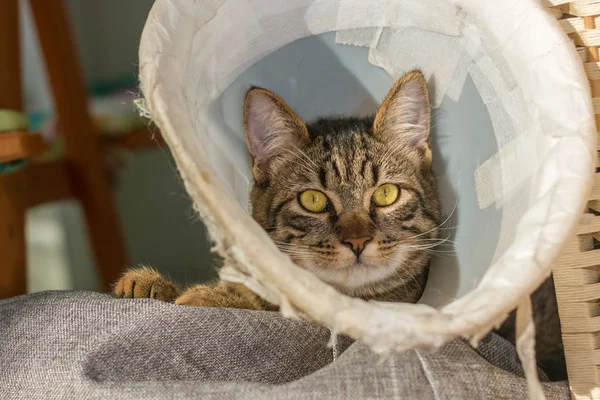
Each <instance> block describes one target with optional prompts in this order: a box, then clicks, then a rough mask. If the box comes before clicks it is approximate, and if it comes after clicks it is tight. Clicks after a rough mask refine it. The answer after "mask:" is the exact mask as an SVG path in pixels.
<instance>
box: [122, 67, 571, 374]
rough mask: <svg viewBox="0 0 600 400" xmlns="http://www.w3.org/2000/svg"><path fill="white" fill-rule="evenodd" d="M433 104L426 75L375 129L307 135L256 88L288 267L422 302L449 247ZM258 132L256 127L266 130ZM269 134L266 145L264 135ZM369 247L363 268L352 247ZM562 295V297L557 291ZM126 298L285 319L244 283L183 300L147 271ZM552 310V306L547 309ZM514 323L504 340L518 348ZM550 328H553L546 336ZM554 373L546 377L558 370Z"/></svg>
mask: <svg viewBox="0 0 600 400" xmlns="http://www.w3.org/2000/svg"><path fill="white" fill-rule="evenodd" d="M429 113H430V110H429V98H428V95H427V87H426V83H425V79H424V77H423V75H422V74H421V73H419V72H412V73H409V74H407V75H405V76H404V77H403V78H402V79H400V80H399V81H398V82H397V83H396V84H395V85H394V87H393V88H392V89H391V91H390V93H389V94H388V96H387V97H386V99H385V100H384V102H383V103H382V105H381V107H380V108H379V110H378V112H377V114H376V115H375V116H374V117H370V118H323V119H319V120H317V121H314V122H312V123H310V124H304V122H302V121H301V120H300V118H299V117H298V116H297V115H296V114H295V113H294V112H293V111H292V110H291V109H290V108H289V106H288V105H287V104H286V103H285V102H284V101H283V100H282V99H281V98H279V97H278V96H277V95H275V94H274V93H272V92H269V91H268V90H265V89H260V88H253V89H250V90H249V91H248V93H247V95H246V100H245V103H244V130H245V132H246V135H247V137H248V145H249V149H250V152H251V154H252V158H253V175H254V178H255V183H254V186H253V188H252V191H251V204H252V216H253V217H254V219H255V220H256V221H257V222H258V223H259V224H260V225H261V226H262V227H263V228H264V229H265V230H266V231H267V232H268V234H269V235H270V237H271V238H272V239H273V240H274V242H275V243H276V244H277V246H278V247H279V248H280V250H282V251H283V252H286V253H287V254H288V255H289V256H290V258H291V259H292V260H293V261H294V262H295V263H296V264H298V265H300V266H301V267H304V268H306V269H308V270H310V271H312V272H313V273H315V275H317V276H318V277H319V278H321V279H322V280H324V281H325V282H328V283H329V284H331V285H332V286H334V287H335V288H336V289H337V290H339V291H340V292H342V293H344V294H346V295H349V296H355V297H360V298H363V299H376V300H381V301H399V302H410V303H414V302H416V301H417V300H418V299H419V298H420V296H421V294H422V291H423V287H424V286H425V282H426V280H427V274H428V265H429V251H428V249H430V248H431V247H434V246H435V244H437V243H438V242H439V241H438V240H437V228H438V225H439V222H440V221H439V220H440V209H439V202H438V196H437V189H436V181H435V178H434V176H433V173H432V171H431V163H432V158H431V150H430V147H429V118H430V115H429ZM257 126H258V128H257ZM257 129H258V131H260V130H261V129H262V130H263V132H262V133H263V134H264V135H263V136H260V135H258V137H257V133H256V131H257ZM384 183H394V184H396V185H398V186H399V187H400V190H401V192H400V196H399V199H398V200H397V201H396V202H395V203H394V204H392V205H390V206H388V207H376V206H375V205H374V204H373V203H372V202H371V201H370V199H371V196H372V194H373V192H374V190H375V189H376V188H377V187H378V186H380V185H382V184H384ZM307 189H316V190H319V191H321V192H323V193H325V194H326V195H327V197H328V199H329V206H328V208H327V209H326V210H325V212H322V213H316V214H315V213H310V212H308V211H306V210H305V209H303V207H302V206H301V205H300V204H299V200H298V196H299V194H300V193H301V192H302V191H304V190H307ZM358 237H369V238H371V240H370V241H369V242H368V244H367V245H366V247H365V250H364V251H363V253H361V255H360V259H357V256H356V255H355V253H354V252H353V251H352V250H351V249H350V248H348V246H347V245H346V244H344V241H345V240H346V239H347V238H358ZM551 283H552V282H551V281H549V283H546V284H545V285H544V287H542V288H540V290H539V291H538V292H537V293H536V295H537V296H536V298H534V300H537V301H534V310H535V311H536V313H535V314H537V315H538V317H537V318H536V319H537V321H536V322H538V332H541V333H539V334H538V354H539V356H540V357H539V359H540V364H541V365H543V366H544V367H547V368H548V369H550V370H553V369H556V374H554V372H553V373H551V375H555V376H554V377H556V378H557V377H561V376H562V374H564V372H563V369H564V367H561V365H563V366H564V360H563V361H562V364H561V362H560V361H561V360H560V358H561V357H562V351H561V350H562V343H561V341H560V326H559V325H558V322H557V321H558V320H557V319H556V309H555V304H554V307H552V304H549V302H548V301H547V300H548V298H549V297H548V296H550V299H554V296H553V293H550V294H548V293H546V292H547V291H548V290H549V289H548V285H551ZM550 289H553V288H550ZM114 291H115V294H116V295H117V296H118V297H122V298H153V299H158V300H163V301H169V302H171V301H174V302H175V303H176V304H181V305H189V306H205V307H232V308H245V309H256V310H275V309H276V307H275V306H274V305H272V304H269V303H267V302H266V301H264V300H263V299H261V298H260V297H258V296H256V295H255V294H254V293H252V292H251V291H250V290H248V289H247V288H246V287H244V286H243V285H240V284H234V283H227V282H219V283H217V284H216V285H196V286H193V287H191V288H189V289H187V290H182V289H181V288H180V287H179V286H177V285H176V284H175V283H173V282H170V281H169V280H167V279H165V278H164V277H162V276H161V275H160V274H159V273H158V272H156V271H154V270H152V269H150V268H147V267H143V268H138V269H131V270H129V271H127V272H126V273H125V274H124V275H123V277H122V278H121V279H120V280H119V281H118V282H117V284H116V285H115V290H114ZM547 304H549V305H547ZM511 321H514V318H513V319H509V320H508V322H507V323H506V324H505V325H504V326H503V328H502V329H501V330H500V332H501V333H503V334H504V336H505V337H507V338H508V339H509V340H512V341H513V342H514V337H512V336H511V332H514V324H513V323H512V322H511ZM540 323H542V324H543V326H541V327H540V326H539V324H540ZM548 369H547V370H548Z"/></svg>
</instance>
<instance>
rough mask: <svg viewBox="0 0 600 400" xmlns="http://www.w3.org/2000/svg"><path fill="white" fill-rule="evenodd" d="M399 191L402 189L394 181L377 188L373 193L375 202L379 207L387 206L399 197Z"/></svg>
mask: <svg viewBox="0 0 600 400" xmlns="http://www.w3.org/2000/svg"><path fill="white" fill-rule="evenodd" d="M399 193H400V189H399V188H398V186H396V185H394V184H393V183H386V184H384V185H381V186H379V187H378V188H377V190H375V193H373V202H374V203H375V205H376V206H378V207H387V206H389V205H392V204H393V203H394V202H395V201H396V199H398V194H399Z"/></svg>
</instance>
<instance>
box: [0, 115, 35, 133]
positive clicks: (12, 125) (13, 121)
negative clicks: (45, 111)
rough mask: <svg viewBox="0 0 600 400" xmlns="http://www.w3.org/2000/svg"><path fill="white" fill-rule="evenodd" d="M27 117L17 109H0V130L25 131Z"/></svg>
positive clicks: (27, 122)
mask: <svg viewBox="0 0 600 400" xmlns="http://www.w3.org/2000/svg"><path fill="white" fill-rule="evenodd" d="M27 130H29V119H27V116H26V115H25V114H23V113H22V112H19V111H14V110H6V109H0V132H9V131H27Z"/></svg>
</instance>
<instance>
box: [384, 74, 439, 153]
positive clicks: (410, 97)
mask: <svg viewBox="0 0 600 400" xmlns="http://www.w3.org/2000/svg"><path fill="white" fill-rule="evenodd" d="M430 118H431V107H430V105H429V94H428V91H427V82H426V80H425V77H424V76H423V74H422V73H421V72H418V71H414V72H409V73H407V74H406V75H404V76H403V77H402V78H401V79H400V80H398V81H397V82H396V84H395V85H394V87H393V88H392V90H390V92H389V93H388V95H387V97H386V98H385V100H384V101H383V103H382V104H381V107H379V110H378V111H377V114H376V115H375V120H374V122H373V132H374V134H375V135H378V136H380V137H382V138H384V139H385V140H387V141H390V142H396V143H400V144H403V145H406V146H410V147H415V148H422V149H423V150H425V151H428V152H429V153H428V156H431V150H430V148H429V125H430Z"/></svg>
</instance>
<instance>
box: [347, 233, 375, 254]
mask: <svg viewBox="0 0 600 400" xmlns="http://www.w3.org/2000/svg"><path fill="white" fill-rule="evenodd" d="M371 240H373V236H362V237H358V238H347V239H343V240H342V243H344V244H345V245H346V246H348V247H350V248H351V249H352V251H353V252H354V254H356V257H358V256H360V253H362V252H363V250H364V249H365V247H366V246H367V244H368V243H369V242H370V241H371Z"/></svg>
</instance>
